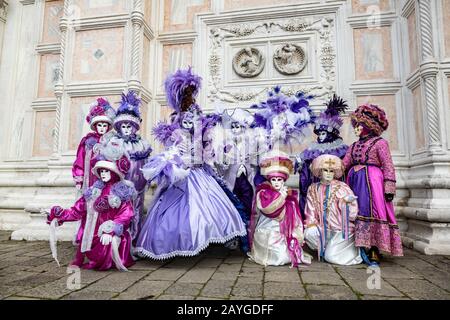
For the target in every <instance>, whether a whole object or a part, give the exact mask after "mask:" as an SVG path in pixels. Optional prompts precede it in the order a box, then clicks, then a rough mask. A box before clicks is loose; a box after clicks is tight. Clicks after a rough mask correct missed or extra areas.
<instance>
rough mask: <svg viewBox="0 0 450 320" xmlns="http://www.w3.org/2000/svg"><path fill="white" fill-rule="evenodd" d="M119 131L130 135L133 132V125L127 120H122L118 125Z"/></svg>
mask: <svg viewBox="0 0 450 320" xmlns="http://www.w3.org/2000/svg"><path fill="white" fill-rule="evenodd" d="M120 131H121V133H122V135H124V136H130V135H131V134H132V133H133V126H132V125H131V123H129V122H124V123H122V124H121V125H120Z"/></svg>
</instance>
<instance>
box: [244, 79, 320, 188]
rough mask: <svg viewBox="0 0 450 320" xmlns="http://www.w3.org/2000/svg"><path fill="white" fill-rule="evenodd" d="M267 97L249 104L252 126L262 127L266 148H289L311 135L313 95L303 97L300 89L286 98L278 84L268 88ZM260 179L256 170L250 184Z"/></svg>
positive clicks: (258, 182)
mask: <svg viewBox="0 0 450 320" xmlns="http://www.w3.org/2000/svg"><path fill="white" fill-rule="evenodd" d="M268 96H269V97H268V99H267V100H266V101H263V102H261V103H259V104H255V105H252V106H251V108H252V109H255V111H256V112H255V114H254V121H253V124H252V128H254V129H255V130H258V129H263V130H265V132H266V144H267V148H268V150H283V148H284V149H286V148H287V149H290V150H291V151H292V147H293V145H295V144H299V143H301V142H302V141H303V140H304V139H305V137H307V136H309V135H310V134H311V133H310V130H309V128H308V126H309V124H311V123H313V122H314V119H315V116H314V114H313V112H312V109H311V107H310V105H309V100H311V99H312V98H313V97H312V96H305V95H304V93H303V92H298V93H297V94H296V95H295V96H293V97H288V96H286V95H285V94H283V93H282V91H281V88H280V87H278V86H277V87H275V88H274V89H273V90H272V91H269V93H268ZM258 171H259V170H258ZM264 181H265V179H264V177H263V176H262V175H261V174H260V173H259V172H257V173H256V175H255V179H254V185H258V184H260V183H262V182H264Z"/></svg>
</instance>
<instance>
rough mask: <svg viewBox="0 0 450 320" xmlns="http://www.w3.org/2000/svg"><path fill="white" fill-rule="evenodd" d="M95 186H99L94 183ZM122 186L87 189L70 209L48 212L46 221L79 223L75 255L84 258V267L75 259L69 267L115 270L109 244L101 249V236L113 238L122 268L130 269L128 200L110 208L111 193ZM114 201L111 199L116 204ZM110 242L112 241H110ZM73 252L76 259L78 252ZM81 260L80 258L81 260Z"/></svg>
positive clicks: (131, 208) (115, 264) (55, 208)
mask: <svg viewBox="0 0 450 320" xmlns="http://www.w3.org/2000/svg"><path fill="white" fill-rule="evenodd" d="M96 184H99V183H96ZM119 184H122V182H118V183H116V184H112V183H109V184H106V185H104V186H103V188H102V189H100V188H94V187H92V188H90V189H88V191H87V192H86V193H85V195H84V196H83V197H81V198H80V199H79V200H78V201H77V202H76V203H75V205H74V206H73V207H71V208H70V209H63V208H61V207H59V206H55V207H53V208H52V209H51V213H50V216H49V218H48V220H49V221H51V220H53V219H54V218H56V219H57V220H58V222H59V223H60V224H61V223H63V222H66V221H78V220H81V221H82V223H81V227H80V232H81V235H82V238H81V244H80V246H79V248H78V251H81V252H82V254H83V255H85V256H86V257H87V258H88V260H89V261H88V262H87V263H83V259H81V260H80V258H79V257H77V259H76V260H75V262H73V263H72V264H75V265H78V266H79V267H82V268H85V269H97V270H108V269H111V268H114V267H115V266H116V267H117V263H115V262H114V260H113V248H112V246H113V244H112V243H111V244H109V245H106V246H105V245H103V244H102V243H101V241H100V239H101V235H102V234H103V233H107V234H110V235H112V236H114V238H115V240H116V241H117V243H118V256H119V259H120V261H121V263H122V265H123V266H124V267H126V268H127V267H129V266H131V265H133V263H134V261H133V258H132V257H131V254H130V248H131V236H130V233H129V232H128V228H129V226H130V222H131V219H132V217H133V214H134V212H133V205H132V202H131V196H130V197H129V199H123V201H119V202H120V204H119V202H116V205H114V206H115V207H114V208H113V207H111V204H110V203H111V202H113V200H111V199H110V198H111V195H113V192H112V190H111V189H114V188H116V189H117V188H118V187H123V186H122V185H119ZM117 199H118V198H115V200H117ZM113 241H114V240H113ZM78 251H77V255H78V254H79V252H78ZM83 258H84V256H83Z"/></svg>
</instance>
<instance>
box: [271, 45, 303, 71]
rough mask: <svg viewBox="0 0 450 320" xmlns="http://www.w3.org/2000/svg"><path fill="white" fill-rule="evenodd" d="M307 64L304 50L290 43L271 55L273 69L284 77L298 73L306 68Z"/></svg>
mask: <svg viewBox="0 0 450 320" xmlns="http://www.w3.org/2000/svg"><path fill="white" fill-rule="evenodd" d="M307 62H308V58H307V56H306V52H305V50H303V48H302V47H300V46H298V45H296V44H292V43H287V44H285V45H283V46H280V47H278V48H277V49H276V50H275V52H274V54H273V65H274V66H275V69H277V70H278V72H280V73H281V74H284V75H294V74H297V73H300V72H301V71H302V70H303V69H304V68H305V67H306V64H307Z"/></svg>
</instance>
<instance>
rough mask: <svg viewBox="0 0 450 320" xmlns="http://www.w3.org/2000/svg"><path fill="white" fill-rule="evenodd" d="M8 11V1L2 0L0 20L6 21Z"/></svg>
mask: <svg viewBox="0 0 450 320" xmlns="http://www.w3.org/2000/svg"><path fill="white" fill-rule="evenodd" d="M7 13H8V3H7V2H6V0H0V21H2V22H6V15H7Z"/></svg>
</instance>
